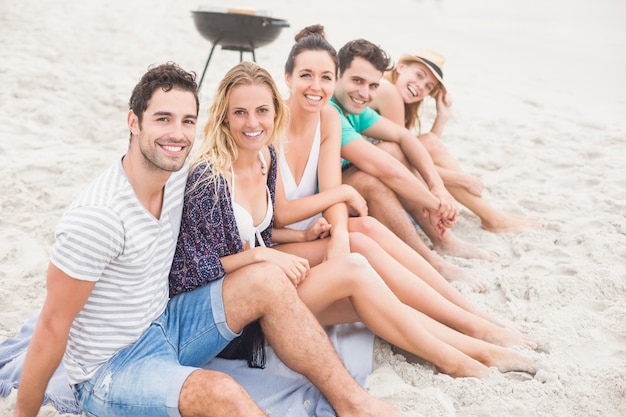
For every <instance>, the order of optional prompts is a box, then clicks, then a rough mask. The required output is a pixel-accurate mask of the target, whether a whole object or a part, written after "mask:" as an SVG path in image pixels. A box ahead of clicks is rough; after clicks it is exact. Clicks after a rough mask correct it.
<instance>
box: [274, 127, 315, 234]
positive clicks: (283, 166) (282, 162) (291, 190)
mask: <svg viewBox="0 0 626 417" xmlns="http://www.w3.org/2000/svg"><path fill="white" fill-rule="evenodd" d="M321 136H322V135H321V133H320V123H319V122H318V123H317V128H316V129H315V136H314V138H313V144H312V145H311V150H310V152H309V159H308V160H307V162H306V166H305V168H304V173H303V174H302V179H300V184H296V180H295V179H294V177H293V174H292V173H291V169H289V164H288V163H287V158H285V150H284V148H282V147H281V149H280V155H279V161H278V164H279V169H280V174H281V176H282V178H283V188H284V189H285V196H286V197H287V200H295V199H297V198H302V197H308V196H310V195H313V194H315V193H317V166H318V162H319V159H320V146H321ZM320 217H322V213H318V214H316V215H314V216H312V217H309V218H308V219H304V220H302V221H299V222H297V223H292V224H290V225H288V226H286V227H288V228H290V229H296V230H306V229H308V228H309V227H311V226H312V225H313V224H314V223H315V221H316V220H317V219H318V218H320Z"/></svg>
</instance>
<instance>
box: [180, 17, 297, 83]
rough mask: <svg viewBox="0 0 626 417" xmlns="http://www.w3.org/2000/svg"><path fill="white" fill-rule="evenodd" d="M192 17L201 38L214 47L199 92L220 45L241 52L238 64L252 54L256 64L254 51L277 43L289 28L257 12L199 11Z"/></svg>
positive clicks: (225, 48)
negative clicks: (246, 53)
mask: <svg viewBox="0 0 626 417" xmlns="http://www.w3.org/2000/svg"><path fill="white" fill-rule="evenodd" d="M191 13H192V15H193V21H194V24H195V25H196V29H197V30H198V32H200V35H202V37H203V38H205V39H206V40H208V41H209V42H211V43H212V46H211V52H209V58H208V59H207V61H206V64H205V65H204V70H203V71H202V76H201V77H200V83H199V84H198V88H200V86H201V85H202V81H203V80H204V74H205V73H206V70H207V68H208V67H209V62H211V57H212V56H213V52H214V51H215V47H216V46H217V45H221V47H222V49H224V50H228V51H239V61H242V60H243V53H244V52H249V53H251V54H252V60H253V61H255V62H256V56H255V53H254V51H255V49H256V48H260V47H262V46H265V45H267V44H269V43H272V42H274V40H276V38H277V37H278V35H279V34H280V32H281V30H282V29H283V28H286V27H289V23H288V22H287V21H286V20H284V19H275V18H272V17H269V16H268V15H267V13H265V12H259V11H254V10H246V9H228V10H226V11H217V10H197V11H192V12H191Z"/></svg>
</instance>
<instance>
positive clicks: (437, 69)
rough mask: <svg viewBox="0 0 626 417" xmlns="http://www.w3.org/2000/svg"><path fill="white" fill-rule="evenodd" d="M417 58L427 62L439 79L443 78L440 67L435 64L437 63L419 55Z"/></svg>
mask: <svg viewBox="0 0 626 417" xmlns="http://www.w3.org/2000/svg"><path fill="white" fill-rule="evenodd" d="M418 58H419V59H421V60H422V61H424V62H425V63H427V64H428V66H430V67H431V68H432V69H433V70H435V72H436V73H437V74H438V75H439V77H441V79H442V80H443V72H442V71H441V68H439V67H438V66H437V64H435V63H434V62H432V61H429V60H428V59H426V58H422V57H421V56H418Z"/></svg>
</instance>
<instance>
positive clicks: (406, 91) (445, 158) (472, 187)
mask: <svg viewBox="0 0 626 417" xmlns="http://www.w3.org/2000/svg"><path fill="white" fill-rule="evenodd" d="M445 61H446V60H445V57H444V56H443V55H442V54H440V53H439V52H436V51H433V50H431V49H422V50H419V51H417V52H415V53H414V54H404V55H402V56H401V57H400V59H399V60H398V63H397V64H396V65H395V66H394V67H393V68H392V69H391V70H390V71H388V72H387V73H386V74H385V76H384V79H383V80H384V81H383V82H381V84H380V87H379V89H378V93H377V94H376V96H375V98H374V100H373V101H372V102H371V103H370V107H371V108H373V109H374V110H376V111H377V112H378V113H380V114H381V115H382V116H384V117H386V118H388V119H390V120H392V121H394V122H396V123H398V124H400V125H402V126H404V127H406V128H407V129H414V130H416V131H417V135H418V136H417V137H418V138H419V139H420V140H421V141H422V143H423V144H424V146H425V147H426V149H427V150H428V152H429V153H430V155H431V157H432V159H433V162H434V163H435V166H436V167H437V170H438V172H439V175H440V176H441V178H442V180H443V182H444V184H445V186H446V188H447V189H448V191H449V192H450V194H452V196H453V197H454V198H455V199H456V200H457V201H458V202H460V203H461V204H463V205H464V206H465V207H467V208H468V209H470V210H471V211H472V212H474V213H475V214H476V215H477V216H478V217H480V220H481V226H482V227H483V228H484V229H486V230H489V231H491V232H521V231H523V230H525V229H528V228H531V227H536V226H537V222H536V221H534V220H531V219H528V218H525V217H521V216H516V215H512V214H508V213H503V212H501V211H499V210H497V209H496V208H494V207H493V206H491V205H490V204H489V203H488V202H487V201H485V200H484V199H483V198H482V191H483V188H484V185H483V183H482V182H481V181H480V179H479V178H477V177H475V176H473V175H470V174H468V173H466V172H464V171H463V170H462V169H461V167H460V165H459V163H458V162H457V161H456V159H455V158H454V157H453V156H452V154H451V153H450V152H449V151H448V149H447V147H446V146H445V145H444V144H443V143H442V141H441V136H442V134H443V129H444V127H445V125H446V123H447V122H448V120H449V118H450V114H451V109H452V98H451V96H450V94H449V93H448V91H447V89H446V86H445V84H444V82H443V65H444V63H445ZM428 96H430V97H432V98H434V99H435V100H436V111H437V114H436V117H435V120H434V122H433V125H432V126H431V129H430V131H429V132H426V133H422V125H421V120H420V108H421V106H422V103H423V102H424V99H425V98H426V97H428Z"/></svg>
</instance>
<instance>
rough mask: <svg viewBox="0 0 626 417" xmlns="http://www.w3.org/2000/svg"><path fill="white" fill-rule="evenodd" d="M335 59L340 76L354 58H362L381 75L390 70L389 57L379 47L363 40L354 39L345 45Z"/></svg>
mask: <svg viewBox="0 0 626 417" xmlns="http://www.w3.org/2000/svg"><path fill="white" fill-rule="evenodd" d="M337 57H338V59H339V72H340V73H341V74H343V72H344V71H345V70H346V69H347V68H348V67H350V64H352V61H354V58H356V57H360V58H363V59H364V60H366V61H367V62H369V63H370V64H372V65H373V66H374V68H376V69H377V70H378V71H380V72H381V73H384V72H385V71H388V70H389V69H391V58H389V55H387V53H386V52H385V51H384V50H383V49H382V48H381V47H380V46H378V45H374V44H373V43H372V42H370V41H368V40H365V39H355V40H353V41H350V42H348V43H346V44H345V45H344V46H342V47H341V49H340V50H339V52H338V53H337Z"/></svg>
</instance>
